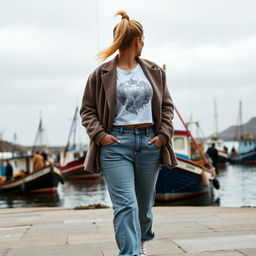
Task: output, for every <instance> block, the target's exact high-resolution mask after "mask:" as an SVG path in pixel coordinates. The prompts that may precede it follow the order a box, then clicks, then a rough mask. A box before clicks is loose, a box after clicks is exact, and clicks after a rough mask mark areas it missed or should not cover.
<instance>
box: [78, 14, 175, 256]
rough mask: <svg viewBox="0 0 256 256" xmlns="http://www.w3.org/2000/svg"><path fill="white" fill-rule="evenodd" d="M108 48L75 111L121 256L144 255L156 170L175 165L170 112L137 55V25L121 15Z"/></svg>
mask: <svg viewBox="0 0 256 256" xmlns="http://www.w3.org/2000/svg"><path fill="white" fill-rule="evenodd" d="M117 15H120V16H121V18H122V20H121V22H119V23H118V24H117V25H116V26H115V28H114V31H113V35H114V42H113V44H112V45H111V46H110V47H109V48H108V49H106V50H105V51H102V52H101V53H99V57H100V58H101V59H102V60H105V59H107V58H108V57H109V56H111V55H112V54H114V53H115V52H116V51H117V50H119V54H118V55H117V56H116V57H115V58H113V59H112V60H110V61H108V62H106V63H103V64H102V65H100V66H99V67H98V68H96V70H95V71H94V72H93V73H92V74H91V75H90V76H89V78H88V81H87V84H86V88H85V92H84V96H83V100H82V106H81V109H80V115H81V120H82V124H83V126H84V127H85V128H86V131H87V133H88V135H89V137H90V145H89V149H88V152H87V154H86V159H85V170H87V171H91V172H96V173H97V172H99V170H101V171H102V174H103V177H104V179H105V181H106V183H107V187H108V191H109V194H110V197H111V201H112V204H113V209H114V220H113V224H114V230H115V238H116V243H117V246H118V248H119V256H135V255H136V256H139V255H141V256H142V255H143V256H145V255H146V250H145V242H147V241H150V240H152V239H153V238H154V233H153V231H152V223H153V212H152V207H153V205H154V199H155V185H156V181H157V177H158V173H159V170H160V164H162V165H166V166H168V167H170V168H171V167H174V166H176V165H177V160H176V157H175V154H174V152H173V148H172V144H171V139H172V136H173V131H174V129H173V125H172V119H173V115H174V113H173V111H174V105H173V102H172V99H171V96H170V94H169V91H168V88H167V85H166V76H165V72H164V70H163V69H162V68H161V67H159V66H158V65H157V64H155V63H153V62H151V61H148V60H145V59H142V58H140V57H139V56H140V55H141V51H142V49H143V46H144V32H143V27H142V25H141V24H140V23H139V22H138V21H136V20H130V19H129V16H128V15H127V13H126V12H125V11H119V12H118V13H117Z"/></svg>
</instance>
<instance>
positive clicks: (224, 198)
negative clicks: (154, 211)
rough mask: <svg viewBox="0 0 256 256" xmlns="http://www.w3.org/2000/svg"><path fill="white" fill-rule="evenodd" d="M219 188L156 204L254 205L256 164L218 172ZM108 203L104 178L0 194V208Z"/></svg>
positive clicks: (229, 166) (109, 203) (228, 166)
mask: <svg viewBox="0 0 256 256" xmlns="http://www.w3.org/2000/svg"><path fill="white" fill-rule="evenodd" d="M218 179H219V181H220V186H221V187H220V190H215V189H214V191H212V192H210V193H208V194H203V195H200V196H197V197H193V198H190V199H186V200H179V201H174V202H170V203H164V204H163V203H161V204H160V203H159V202H156V205H171V206H207V205H215V206H238V207H239V206H256V189H255V183H256V166H239V165H237V166H234V165H227V167H226V168H225V169H223V170H221V171H220V174H219V177H218ZM98 203H101V204H104V205H108V206H111V202H110V198H109V194H108V192H107V188H106V185H105V183H104V180H103V179H102V178H101V177H100V178H98V179H96V180H82V179H80V180H71V181H66V182H65V184H64V185H61V184H59V186H58V193H57V194H54V195H31V194H30V195H23V196H21V195H7V194H3V195H1V194H0V208H15V207H44V206H49V207H50V206H60V207H75V206H87V205H89V204H98Z"/></svg>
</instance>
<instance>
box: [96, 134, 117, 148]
mask: <svg viewBox="0 0 256 256" xmlns="http://www.w3.org/2000/svg"><path fill="white" fill-rule="evenodd" d="M112 142H115V143H120V140H119V139H118V138H116V137H115V136H113V135H110V134H107V135H105V136H104V137H103V139H102V140H101V141H100V145H102V146H105V145H108V144H111V143H112Z"/></svg>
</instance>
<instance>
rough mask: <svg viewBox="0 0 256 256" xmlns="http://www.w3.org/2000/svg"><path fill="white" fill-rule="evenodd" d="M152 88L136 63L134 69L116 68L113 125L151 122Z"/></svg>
mask: <svg viewBox="0 0 256 256" xmlns="http://www.w3.org/2000/svg"><path fill="white" fill-rule="evenodd" d="M152 96H153V89H152V87H151V84H150V82H149V81H148V79H147V78H146V76H145V75H144V73H143V70H142V68H141V66H140V65H139V64H138V65H137V66H136V67H135V68H134V69H131V70H123V69H120V68H117V84H116V115H115V118H114V123H113V124H114V125H129V124H142V123H153V118H152V106H151V101H152Z"/></svg>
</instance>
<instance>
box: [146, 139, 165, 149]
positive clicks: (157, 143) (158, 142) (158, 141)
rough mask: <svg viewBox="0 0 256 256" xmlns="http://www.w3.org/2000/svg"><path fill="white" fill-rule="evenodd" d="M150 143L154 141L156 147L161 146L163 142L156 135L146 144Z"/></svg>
mask: <svg viewBox="0 0 256 256" xmlns="http://www.w3.org/2000/svg"><path fill="white" fill-rule="evenodd" d="M152 143H154V144H155V145H156V146H157V147H159V148H161V147H162V146H163V144H164V143H163V142H162V140H161V139H160V138H159V137H158V136H156V137H154V138H152V139H151V140H150V141H149V142H148V144H152Z"/></svg>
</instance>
